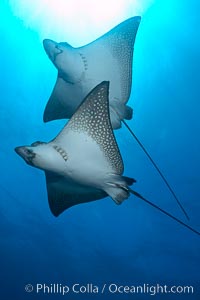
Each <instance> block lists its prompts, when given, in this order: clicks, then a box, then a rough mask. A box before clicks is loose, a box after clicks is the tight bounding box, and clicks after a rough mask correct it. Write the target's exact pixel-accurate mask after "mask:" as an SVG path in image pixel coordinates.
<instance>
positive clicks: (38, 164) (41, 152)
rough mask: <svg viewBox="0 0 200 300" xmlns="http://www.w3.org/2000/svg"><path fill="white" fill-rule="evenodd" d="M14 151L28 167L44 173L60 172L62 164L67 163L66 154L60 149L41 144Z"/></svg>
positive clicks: (18, 148) (36, 143) (22, 147)
mask: <svg viewBox="0 0 200 300" xmlns="http://www.w3.org/2000/svg"><path fill="white" fill-rule="evenodd" d="M15 151H16V153H17V154H18V155H19V156H21V157H22V158H23V159H24V160H25V162H26V163H27V164H28V165H30V166H33V167H35V168H38V169H42V170H44V171H52V172H59V171H60V170H62V167H63V162H66V161H67V155H66V153H63V152H62V151H61V150H60V148H56V146H54V147H53V146H51V145H50V144H48V143H43V142H35V143H33V144H31V146H20V147H16V148H15Z"/></svg>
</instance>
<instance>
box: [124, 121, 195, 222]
mask: <svg viewBox="0 0 200 300" xmlns="http://www.w3.org/2000/svg"><path fill="white" fill-rule="evenodd" d="M122 122H123V124H124V125H125V126H126V128H127V129H128V130H129V132H130V133H131V135H132V136H133V137H134V139H135V140H136V142H137V143H138V144H139V146H140V147H141V149H142V150H143V151H144V153H145V154H146V156H147V157H148V158H149V160H150V161H151V163H152V165H153V166H154V168H155V169H156V170H157V172H158V173H159V175H160V176H161V178H162V179H163V181H164V182H165V184H166V186H167V188H168V189H169V191H170V192H171V194H172V195H173V197H174V199H175V200H176V202H177V204H178V205H179V207H180V209H181V210H182V212H183V213H184V215H185V217H186V218H187V219H188V220H189V219H190V218H189V216H188V214H187V212H186V210H185V209H184V207H183V205H182V204H181V202H180V200H179V199H178V197H177V196H176V194H175V192H174V191H173V189H172V187H171V186H170V184H169V183H168V181H167V179H166V178H165V176H164V175H163V173H162V172H161V170H160V168H159V167H158V166H157V164H156V163H155V161H154V160H153V159H152V157H151V155H150V154H149V153H148V152H147V150H146V148H145V147H144V146H143V144H142V143H141V142H140V140H139V139H138V138H137V136H136V135H135V133H134V132H133V130H132V129H131V128H130V127H129V126H128V124H127V123H126V122H125V121H124V120H122Z"/></svg>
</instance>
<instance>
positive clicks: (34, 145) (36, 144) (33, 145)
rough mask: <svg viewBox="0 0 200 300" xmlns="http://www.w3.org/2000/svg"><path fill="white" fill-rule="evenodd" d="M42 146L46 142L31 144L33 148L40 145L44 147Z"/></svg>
mask: <svg viewBox="0 0 200 300" xmlns="http://www.w3.org/2000/svg"><path fill="white" fill-rule="evenodd" d="M42 144H45V143H44V142H40V141H37V142H34V143H32V144H31V146H32V147H36V146H38V145H42Z"/></svg>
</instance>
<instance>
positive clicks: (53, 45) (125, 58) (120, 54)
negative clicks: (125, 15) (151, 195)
mask: <svg viewBox="0 0 200 300" xmlns="http://www.w3.org/2000/svg"><path fill="white" fill-rule="evenodd" d="M140 21H141V17H139V16H136V17H133V18H130V19H128V20H126V21H124V22H122V23H121V24H119V25H117V26H116V27H114V28H113V29H112V30H110V31H109V32H107V33H106V34H104V35H103V36H101V37H100V38H98V39H97V40H95V41H93V42H91V43H89V44H87V45H85V46H82V47H78V48H74V47H72V46H71V45H69V44H68V43H65V42H61V43H57V42H54V41H52V40H49V39H45V40H44V41H43V45H44V48H45V51H46V53H47V55H48V56H49V58H50V60H51V61H52V62H53V64H54V65H55V67H56V68H57V70H58V76H57V80H56V84H55V86H54V89H53V92H52V94H51V96H50V99H49V101H48V103H47V105H46V108H45V111H44V116H43V119H44V121H45V122H48V121H51V120H56V119H63V118H71V116H72V115H73V114H74V112H75V110H76V109H77V107H78V106H79V105H80V103H81V102H82V100H83V99H84V98H85V97H86V95H87V94H88V93H89V92H90V91H91V90H92V89H93V88H94V87H95V86H96V85H97V84H98V83H99V82H101V81H105V80H107V81H109V82H110V92H109V95H110V97H109V108H110V109H109V111H110V119H111V124H112V128H113V129H118V128H120V127H121V123H123V124H124V125H125V126H126V127H127V128H128V130H129V132H130V133H131V134H132V136H133V137H134V138H135V139H136V141H137V143H138V144H139V145H140V147H141V148H142V149H143V151H144V152H145V154H146V155H147V157H148V158H149V159H150V161H151V163H152V164H153V166H154V167H155V168H156V170H157V171H158V173H159V174H160V176H161V177H162V179H163V181H164V182H165V184H166V186H167V188H168V189H169V191H170V192H171V194H172V195H173V197H174V199H175V200H176V202H177V203H178V205H179V207H180V208H181V210H182V211H183V213H184V214H185V216H186V218H187V219H188V220H189V217H188V215H187V212H186V211H185V209H184V207H183V206H182V204H181V202H180V201H179V199H178V197H177V196H176V194H175V192H174V191H173V189H172V188H171V186H170V184H169V183H168V181H167V179H166V178H165V176H164V175H163V173H162V172H161V171H160V169H159V167H158V166H157V164H156V163H155V162H154V160H153V159H152V157H151V156H150V154H149V153H148V152H147V150H146V149H145V148H144V146H143V145H142V143H141V142H140V141H139V139H138V138H137V136H136V135H135V133H134V132H133V131H132V130H131V128H130V127H129V126H128V124H127V123H126V122H125V120H124V119H127V120H130V119H131V118H132V113H133V111H132V108H131V107H129V106H127V105H126V104H127V102H128V100H129V97H130V93H131V84H132V60H133V49H134V44H135V39H136V35H137V31H138V27H139V24H140Z"/></svg>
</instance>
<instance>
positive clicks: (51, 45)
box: [43, 39, 62, 61]
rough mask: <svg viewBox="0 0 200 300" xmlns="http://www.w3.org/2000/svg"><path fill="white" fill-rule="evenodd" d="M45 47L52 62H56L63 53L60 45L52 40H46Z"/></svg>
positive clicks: (44, 41)
mask: <svg viewBox="0 0 200 300" xmlns="http://www.w3.org/2000/svg"><path fill="white" fill-rule="evenodd" d="M43 46H44V49H45V51H46V53H47V55H48V56H49V58H50V59H51V60H52V61H55V59H56V55H58V54H60V53H62V51H61V50H60V49H59V47H58V44H57V43H56V42H54V41H52V40H49V39H44V40H43Z"/></svg>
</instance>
